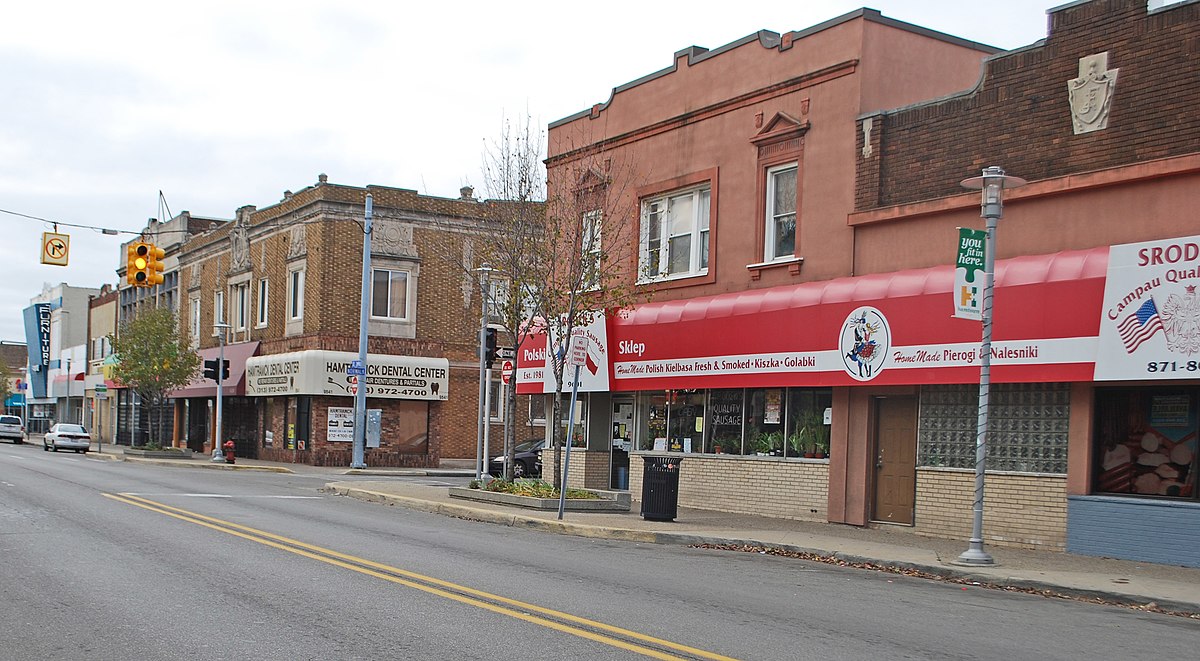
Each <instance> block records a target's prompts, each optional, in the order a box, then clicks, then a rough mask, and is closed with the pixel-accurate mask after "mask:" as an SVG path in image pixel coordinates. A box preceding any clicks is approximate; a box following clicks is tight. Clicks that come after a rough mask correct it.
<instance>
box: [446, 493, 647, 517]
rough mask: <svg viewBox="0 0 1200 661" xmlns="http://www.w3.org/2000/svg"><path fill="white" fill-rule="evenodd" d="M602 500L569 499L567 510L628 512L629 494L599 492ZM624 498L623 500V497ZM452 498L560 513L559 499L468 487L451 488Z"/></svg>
mask: <svg viewBox="0 0 1200 661" xmlns="http://www.w3.org/2000/svg"><path fill="white" fill-rule="evenodd" d="M597 493H598V494H599V495H600V498H568V499H567V501H566V506H565V509H567V510H569V511H572V512H628V511H629V494H628V493H624V494H619V493H612V492H597ZM622 495H623V496H624V498H621V496H622ZM450 497H451V498H462V499H463V500H474V501H478V502H481V503H496V504H498V505H510V506H512V507H524V508H526V509H532V510H554V511H558V499H557V498H532V497H530V496H517V495H514V494H511V493H499V492H497V491H484V490H483V489H468V488H467V487H450Z"/></svg>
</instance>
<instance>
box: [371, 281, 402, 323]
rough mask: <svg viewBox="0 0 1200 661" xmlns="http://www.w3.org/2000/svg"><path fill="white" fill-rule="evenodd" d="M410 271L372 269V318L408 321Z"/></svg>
mask: <svg viewBox="0 0 1200 661" xmlns="http://www.w3.org/2000/svg"><path fill="white" fill-rule="evenodd" d="M408 275H409V274H408V271H393V270H389V269H371V316H372V317H375V318H377V319H396V320H399V321H405V320H407V319H408V316H409V315H408V301H409V291H408V286H409V281H410V278H409V277H408Z"/></svg>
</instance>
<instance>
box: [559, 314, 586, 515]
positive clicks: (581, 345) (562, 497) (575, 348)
mask: <svg viewBox="0 0 1200 661" xmlns="http://www.w3.org/2000/svg"><path fill="white" fill-rule="evenodd" d="M587 349H588V339H587V336H586V335H576V336H574V337H572V338H571V348H570V350H569V351H568V352H567V361H568V362H567V364H568V365H574V366H575V378H574V379H571V406H570V408H568V409H567V452H566V455H564V457H563V473H562V484H560V485H558V518H559V520H562V518H563V511H564V510H566V508H567V475H568V474H569V471H570V470H571V439H572V438H573V437H574V436H575V402H576V401H577V400H578V399H579V368H580V367H583V366H584V364H585V363H587ZM556 424H557V423H556Z"/></svg>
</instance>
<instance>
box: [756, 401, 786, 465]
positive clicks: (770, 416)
mask: <svg viewBox="0 0 1200 661" xmlns="http://www.w3.org/2000/svg"><path fill="white" fill-rule="evenodd" d="M785 392H786V391H785V390H784V389H783V388H765V389H758V390H748V391H746V403H747V405H746V409H747V410H746V451H747V454H750V453H753V454H756V455H759V456H760V457H762V456H771V457H782V456H783V442H784V434H783V431H784V430H783V395H784V393H785Z"/></svg>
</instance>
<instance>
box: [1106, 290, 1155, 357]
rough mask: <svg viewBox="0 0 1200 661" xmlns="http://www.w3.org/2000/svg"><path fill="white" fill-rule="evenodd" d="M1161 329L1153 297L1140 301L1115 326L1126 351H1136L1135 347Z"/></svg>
mask: <svg viewBox="0 0 1200 661" xmlns="http://www.w3.org/2000/svg"><path fill="white" fill-rule="evenodd" d="M1162 329H1163V323H1162V319H1161V318H1159V316H1158V306H1157V305H1155V304H1154V299H1153V298H1151V299H1150V300H1148V301H1146V302H1145V303H1142V306H1141V307H1140V308H1138V309H1137V311H1136V312H1134V313H1133V314H1131V315H1129V316H1128V317H1126V318H1125V320H1124V321H1122V322H1121V325H1120V326H1117V332H1118V333H1120V335H1121V341H1122V342H1124V343H1125V351H1126V353H1133V352H1134V351H1137V348H1138V347H1140V346H1142V342H1145V341H1146V340H1148V339H1150V338H1151V337H1153V336H1154V334H1155V333H1157V332H1158V331H1160V330H1162Z"/></svg>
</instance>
